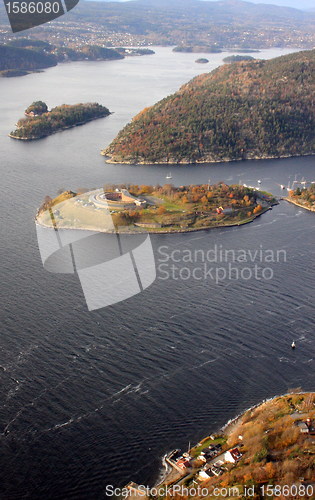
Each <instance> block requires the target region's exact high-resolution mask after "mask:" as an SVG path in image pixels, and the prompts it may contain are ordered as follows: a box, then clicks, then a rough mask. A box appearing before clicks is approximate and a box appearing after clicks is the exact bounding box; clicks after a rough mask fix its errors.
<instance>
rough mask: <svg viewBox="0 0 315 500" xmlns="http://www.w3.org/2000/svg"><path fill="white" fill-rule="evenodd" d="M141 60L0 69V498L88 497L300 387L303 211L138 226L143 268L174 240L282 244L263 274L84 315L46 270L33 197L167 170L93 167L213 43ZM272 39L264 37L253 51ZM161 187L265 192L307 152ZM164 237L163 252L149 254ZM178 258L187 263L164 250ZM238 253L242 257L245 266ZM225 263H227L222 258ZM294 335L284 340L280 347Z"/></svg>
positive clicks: (67, 282)
mask: <svg viewBox="0 0 315 500" xmlns="http://www.w3.org/2000/svg"><path fill="white" fill-rule="evenodd" d="M156 50H157V54H156V55H155V56H151V57H142V58H130V59H125V60H123V61H112V62H104V63H102V62H95V63H94V62H86V63H85V62H84V63H82V62H80V63H71V64H65V65H59V66H58V67H56V68H51V69H48V70H46V71H45V72H43V73H39V74H33V75H29V76H27V77H23V78H12V79H1V80H0V91H1V92H0V96H1V124H0V127H1V136H0V154H1V187H2V189H1V200H0V203H1V212H0V218H1V242H0V245H1V247H0V252H1V352H0V365H1V366H2V370H1V372H0V377H1V389H0V391H1V405H0V433H1V434H0V443H1V458H0V470H1V472H0V475H1V482H0V492H1V493H0V496H1V498H4V499H22V498H23V499H24V498H30V499H37V498H45V499H64V498H74V499H81V498H82V499H86V498H93V499H101V498H105V488H106V485H108V484H113V485H116V486H118V485H123V484H125V483H127V482H128V481H129V480H135V481H138V482H141V483H142V482H144V483H146V482H149V483H150V484H152V483H154V481H155V480H156V479H157V477H158V474H159V472H160V464H161V457H162V456H163V455H164V453H165V452H167V451H169V450H170V449H173V448H175V447H179V448H185V447H187V446H188V443H189V441H191V442H195V441H198V439H200V438H201V437H202V436H204V435H206V434H207V433H209V432H212V431H215V430H216V429H218V428H219V427H220V426H221V425H223V424H224V423H225V422H226V421H227V420H228V419H230V418H232V417H234V416H235V415H236V414H238V413H239V412H240V411H242V410H243V409H245V408H246V407H248V406H250V405H252V404H255V403H258V402H259V401H260V400H262V399H263V398H268V397H271V396H273V395H275V394H281V393H284V392H286V391H287V389H288V388H292V387H299V386H301V387H302V388H303V389H305V390H314V383H315V370H314V366H315V362H314V326H313V325H314V319H315V318H314V227H315V218H314V214H312V213H310V212H307V211H304V210H302V209H299V208H298V207H295V206H293V205H289V204H287V203H286V202H285V201H282V202H281V203H280V205H278V206H276V207H274V208H273V210H272V211H269V212H268V213H266V214H265V215H263V216H262V217H260V218H258V219H256V221H255V222H253V223H252V224H249V225H245V226H243V227H236V228H226V229H217V230H212V231H202V232H197V233H191V234H177V235H154V236H152V237H151V240H152V244H153V248H154V251H155V254H156V259H157V265H158V266H159V265H160V264H161V262H160V261H161V260H162V259H165V255H164V254H165V253H167V254H168V255H170V256H171V255H172V251H173V250H179V251H180V253H178V252H177V254H176V258H178V255H183V252H184V251H185V250H186V252H187V251H188V250H191V251H192V252H193V251H194V250H200V251H204V252H206V251H207V250H209V249H214V248H215V246H217V247H218V248H221V249H236V250H240V249H244V250H246V251H249V250H250V251H251V252H255V251H256V250H260V249H264V250H265V249H269V250H272V251H274V252H276V251H278V250H284V251H285V252H286V261H284V260H283V259H279V262H273V263H271V264H266V265H268V267H271V268H272V270H273V277H272V279H270V280H268V279H267V280H256V279H254V278H251V279H249V280H248V279H239V280H235V279H232V280H229V279H226V280H223V281H220V282H219V283H218V284H216V283H215V281H214V280H213V279H211V277H209V276H208V277H206V279H202V280H194V279H193V278H190V279H186V277H187V273H188V271H185V272H186V274H183V276H182V279H169V280H164V279H163V278H164V277H165V274H163V273H162V271H161V268H160V269H158V272H157V280H156V281H155V283H154V284H153V285H152V286H151V287H150V288H148V289H147V290H146V291H144V292H143V293H142V294H141V295H137V296H134V297H132V298H130V299H128V300H126V301H124V302H122V303H119V304H116V305H114V306H111V307H108V308H106V309H101V310H97V311H94V312H92V313H91V312H88V310H87V307H86V305H85V302H84V297H83V293H82V290H81V288H80V285H79V281H78V279H77V277H76V276H71V275H62V274H60V275H57V274H50V273H47V272H46V271H45V270H44V269H43V268H42V265H41V261H40V257H39V252H38V248H37V241H36V234H35V225H34V214H35V212H36V209H37V207H38V205H39V204H40V202H41V201H42V199H43V197H44V196H45V195H46V194H50V195H52V196H53V195H54V194H56V192H57V190H58V189H60V188H64V189H69V188H71V189H76V188H78V187H91V188H92V187H98V186H102V185H103V184H104V183H108V182H113V183H119V182H134V183H147V184H150V183H154V184H155V183H160V184H163V183H164V182H165V176H166V174H167V172H169V170H170V168H169V167H167V166H154V167H150V166H145V167H144V166H124V165H109V164H106V163H105V162H104V158H103V157H102V156H100V154H99V152H100V150H101V149H102V148H103V147H105V146H106V145H107V144H108V143H109V142H110V140H111V139H112V138H113V137H114V136H115V135H116V133H117V132H118V130H119V129H120V128H121V127H122V126H123V125H124V124H125V123H126V122H127V121H128V120H129V119H130V118H131V117H132V116H133V115H134V114H135V113H137V112H138V111H139V110H141V109H142V108H143V107H145V106H148V105H150V104H153V103H154V102H156V101H157V100H158V99H160V98H162V97H164V96H165V95H167V94H169V93H171V92H173V91H175V90H176V89H177V88H178V87H179V86H180V85H181V84H182V83H185V82H186V81H187V80H189V79H190V78H192V77H193V76H194V75H196V74H198V73H200V72H203V71H207V70H210V69H212V68H214V67H215V66H217V65H218V64H219V63H220V62H221V61H222V58H223V57H224V55H222V54H213V55H210V56H209V57H210V59H211V62H210V64H209V65H208V66H202V67H201V66H198V65H196V64H195V63H194V60H195V59H197V57H198V55H197V54H174V53H172V52H171V50H170V49H169V48H165V49H162V48H158V49H156ZM284 52H288V51H280V50H270V51H264V52H262V53H261V54H260V56H261V57H273V56H276V55H280V54H281V53H284ZM38 99H41V100H44V101H46V102H47V104H48V105H49V107H52V106H55V105H58V104H61V103H63V102H64V103H76V102H87V101H97V102H99V103H101V104H103V105H105V106H108V107H109V108H110V110H111V111H113V112H114V114H112V115H111V116H110V117H108V118H105V119H100V120H97V121H95V122H91V123H89V124H87V125H85V126H83V127H78V128H75V129H72V130H68V131H65V132H63V133H60V134H55V135H54V136H51V137H48V138H46V139H43V140H41V141H34V142H31V143H25V142H22V141H21V142H19V141H14V140H11V139H9V138H8V137H7V135H6V134H7V133H8V132H9V131H10V130H11V129H12V128H13V126H14V123H15V122H16V120H17V119H18V118H19V117H20V116H21V115H22V112H23V110H24V109H25V108H26V106H27V105H28V104H30V103H31V102H32V101H34V100H38ZM171 170H172V175H173V182H174V184H176V185H180V184H187V183H205V182H208V179H209V178H210V179H211V182H218V181H220V180H223V181H225V182H227V183H238V182H240V181H241V182H243V183H247V184H249V185H257V181H258V179H260V180H261V187H262V189H266V190H268V191H271V192H273V193H274V194H275V195H278V196H279V195H280V194H281V193H282V192H281V190H280V187H279V185H280V184H286V185H287V184H288V182H292V180H293V179H294V176H295V175H297V177H298V178H302V177H303V176H304V177H305V178H306V179H309V180H314V157H304V158H291V159H282V160H264V161H248V162H236V163H230V164H216V165H198V166H189V167H188V166H184V165H182V166H177V167H173V168H172V169H171ZM161 246H163V255H162V253H161ZM176 265H177V266H179V267H180V268H183V267H186V268H188V269H190V270H192V269H193V268H194V266H195V265H198V267H199V266H200V265H201V263H200V261H198V262H197V263H196V264H194V263H191V262H190V263H183V262H180V263H178V262H177V263H176ZM248 265H250V266H252V263H249V264H248ZM236 266H237V267H240V266H242V264H240V263H238V264H236ZM292 340H295V341H296V344H297V349H296V350H295V351H292V350H291V349H290V344H291V342H292Z"/></svg>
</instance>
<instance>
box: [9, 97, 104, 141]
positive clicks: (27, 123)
mask: <svg viewBox="0 0 315 500" xmlns="http://www.w3.org/2000/svg"><path fill="white" fill-rule="evenodd" d="M24 114H25V118H21V119H20V120H19V121H18V122H17V124H16V129H15V130H13V131H12V132H11V133H10V134H9V137H12V138H13V139H21V140H25V141H31V140H34V139H41V138H42V137H47V136H48V135H51V134H54V133H55V132H59V131H61V130H65V129H67V128H71V127H76V126H77V125H83V124H84V123H87V122H89V121H91V120H95V119H97V118H103V117H105V116H108V115H109V114H110V111H109V109H107V108H106V107H105V106H102V105H101V104H98V103H86V104H73V105H69V104H63V105H62V106H56V107H55V108H53V109H52V110H51V111H48V108H47V105H46V103H44V102H42V101H36V102H33V104H31V105H30V106H29V107H28V108H27V109H26V110H25V113H24Z"/></svg>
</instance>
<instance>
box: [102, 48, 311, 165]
mask: <svg viewBox="0 0 315 500" xmlns="http://www.w3.org/2000/svg"><path fill="white" fill-rule="evenodd" d="M314 96H315V50H312V51H303V52H299V53H295V54H290V55H287V56H282V57H278V58H275V59H271V60H269V61H258V60H256V61H250V62H240V63H234V64H226V65H223V66H221V67H219V68H217V69H216V70H214V71H213V72H211V73H207V74H203V75H200V76H197V77H196V78H194V79H193V80H192V81H191V82H189V83H188V84H186V85H184V86H183V87H182V88H181V89H180V90H179V91H178V92H176V93H175V94H173V95H171V96H169V97H167V98H165V99H163V100H162V101H160V102H158V103H157V104H155V105H154V106H152V107H150V108H146V109H145V110H143V111H142V112H141V113H139V114H138V115H137V116H136V117H135V118H134V119H133V120H132V122H131V123H129V124H128V125H127V126H126V127H125V128H124V129H123V130H122V131H121V132H120V133H119V134H118V136H117V137H116V139H115V140H114V141H113V142H112V143H111V144H110V145H109V147H108V148H107V149H105V151H104V152H103V154H105V155H108V156H110V157H111V161H115V162H122V163H179V162H182V163H195V162H200V163H206V162H213V161H231V160H240V159H250V158H267V157H275V158H276V157H282V156H294V155H304V154H312V153H314V152H315V132H314V131H315V101H314Z"/></svg>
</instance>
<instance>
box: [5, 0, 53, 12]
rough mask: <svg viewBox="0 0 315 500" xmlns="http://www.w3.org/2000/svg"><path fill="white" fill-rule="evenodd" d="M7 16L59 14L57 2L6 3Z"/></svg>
mask: <svg viewBox="0 0 315 500" xmlns="http://www.w3.org/2000/svg"><path fill="white" fill-rule="evenodd" d="M6 7H7V11H8V14H59V12H60V7H61V3H59V2H16V1H13V2H7V3H6Z"/></svg>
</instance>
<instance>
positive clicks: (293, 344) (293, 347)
mask: <svg viewBox="0 0 315 500" xmlns="http://www.w3.org/2000/svg"><path fill="white" fill-rule="evenodd" d="M291 347H292V349H295V347H296V345H295V342H294V340H293V342H292V344H291Z"/></svg>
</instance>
